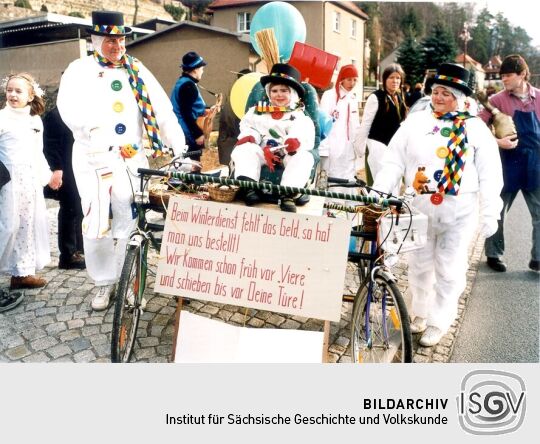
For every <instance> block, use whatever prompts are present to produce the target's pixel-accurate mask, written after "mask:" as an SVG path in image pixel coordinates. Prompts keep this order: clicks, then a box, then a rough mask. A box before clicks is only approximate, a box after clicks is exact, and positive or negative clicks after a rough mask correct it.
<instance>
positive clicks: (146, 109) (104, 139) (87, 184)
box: [57, 11, 185, 310]
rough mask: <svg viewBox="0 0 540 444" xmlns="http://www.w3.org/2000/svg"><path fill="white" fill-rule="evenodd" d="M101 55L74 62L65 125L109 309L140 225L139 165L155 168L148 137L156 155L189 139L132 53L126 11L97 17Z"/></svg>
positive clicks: (100, 298)
mask: <svg viewBox="0 0 540 444" xmlns="http://www.w3.org/2000/svg"><path fill="white" fill-rule="evenodd" d="M92 22H93V28H92V31H91V34H92V44H93V46H94V54H93V55H90V56H87V57H83V58H81V59H78V60H75V61H74V62H72V63H71V64H70V65H69V67H68V68H67V69H66V71H65V72H64V74H63V76H62V79H61V82H60V90H59V93H58V101H57V105H58V109H59V111H60V114H61V116H62V120H63V121H64V122H65V123H66V125H67V126H68V127H69V128H70V129H71V131H72V132H73V136H74V138H75V143H74V145H73V172H74V175H75V181H76V182H77V188H78V189H79V194H80V196H81V204H82V209H83V214H84V219H83V224H82V228H83V239H84V253H85V259H86V265H87V270H88V274H89V275H90V277H91V278H92V279H94V281H95V285H96V286H97V287H98V288H99V289H98V292H97V294H96V295H95V296H94V298H93V300H92V308H93V309H94V310H105V309H106V308H107V307H108V306H109V302H110V296H111V293H112V292H113V291H114V284H115V283H116V282H117V280H118V278H119V275H120V272H121V267H122V264H123V258H124V254H125V247H126V243H127V239H128V236H129V233H130V232H131V230H132V229H133V228H134V224H135V217H136V214H135V213H134V211H133V210H134V208H133V205H132V204H133V195H134V193H135V192H136V191H137V190H138V186H139V180H138V179H137V168H139V167H147V165H148V162H147V158H146V154H145V150H144V146H143V134H146V136H148V141H149V143H150V145H151V147H152V149H153V151H154V154H155V155H159V154H161V151H162V148H163V146H164V145H166V146H169V147H171V148H172V149H173V151H174V152H175V154H180V153H181V152H183V151H184V150H185V139H184V134H183V132H182V129H181V128H180V126H179V124H178V121H177V119H176V116H175V115H174V113H173V110H172V105H171V102H170V100H169V98H168V96H167V94H166V93H165V91H163V89H162V88H161V86H160V85H159V83H158V82H157V80H156V79H155V78H154V76H153V75H152V74H151V73H150V71H148V69H146V68H145V67H144V65H143V64H142V63H141V62H140V61H138V60H136V59H134V58H133V57H131V56H129V55H127V54H126V48H125V38H126V37H125V36H126V35H128V34H130V33H131V29H130V28H129V27H127V26H124V18H123V15H122V14H121V13H118V12H113V11H94V12H93V13H92Z"/></svg>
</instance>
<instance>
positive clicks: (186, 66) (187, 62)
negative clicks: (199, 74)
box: [180, 51, 206, 71]
mask: <svg viewBox="0 0 540 444" xmlns="http://www.w3.org/2000/svg"><path fill="white" fill-rule="evenodd" d="M201 66H206V62H205V61H204V59H203V58H202V57H201V56H200V55H199V54H197V53H196V52H195V51H189V52H188V53H186V54H184V57H182V64H181V65H180V67H181V68H182V70H183V71H193V70H194V69H197V68H200V67H201Z"/></svg>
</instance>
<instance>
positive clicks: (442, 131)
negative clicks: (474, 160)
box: [441, 127, 452, 137]
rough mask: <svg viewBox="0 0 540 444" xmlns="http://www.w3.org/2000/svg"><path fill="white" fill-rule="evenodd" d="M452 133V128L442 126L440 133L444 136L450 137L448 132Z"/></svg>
mask: <svg viewBox="0 0 540 444" xmlns="http://www.w3.org/2000/svg"><path fill="white" fill-rule="evenodd" d="M451 133H452V130H451V129H450V128H448V127H446V128H443V129H442V130H441V134H442V135H443V136H444V137H450V134H451Z"/></svg>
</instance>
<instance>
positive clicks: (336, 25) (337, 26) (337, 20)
mask: <svg viewBox="0 0 540 444" xmlns="http://www.w3.org/2000/svg"><path fill="white" fill-rule="evenodd" d="M332 29H333V31H334V32H341V13H339V12H337V11H334V22H333V28H332Z"/></svg>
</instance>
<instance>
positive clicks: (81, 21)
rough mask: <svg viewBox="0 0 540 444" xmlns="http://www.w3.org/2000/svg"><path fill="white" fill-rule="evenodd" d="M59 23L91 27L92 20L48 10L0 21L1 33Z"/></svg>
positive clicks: (143, 32)
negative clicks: (42, 12)
mask: <svg viewBox="0 0 540 444" xmlns="http://www.w3.org/2000/svg"><path fill="white" fill-rule="evenodd" d="M59 25H67V26H69V25H78V26H80V27H84V28H91V27H92V21H91V20H90V19H85V18H79V17H72V16H70V15H62V14H54V13H52V12H47V13H44V14H39V15H34V16H29V17H22V18H18V19H14V20H6V21H3V22H0V34H4V33H9V32H19V31H28V30H34V29H40V28H51V27H56V26H59ZM131 29H132V30H133V31H135V32H137V33H140V34H148V33H150V32H152V31H149V30H148V29H143V28H138V27H134V26H131Z"/></svg>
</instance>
